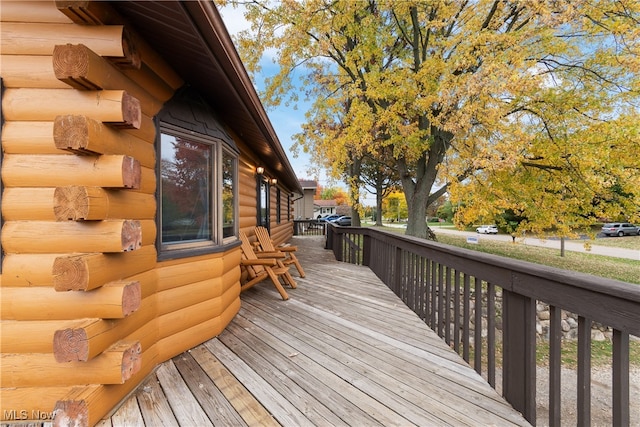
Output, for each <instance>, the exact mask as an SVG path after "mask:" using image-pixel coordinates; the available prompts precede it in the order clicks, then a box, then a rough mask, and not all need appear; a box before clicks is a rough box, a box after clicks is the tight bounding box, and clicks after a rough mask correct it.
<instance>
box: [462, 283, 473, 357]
mask: <svg viewBox="0 0 640 427" xmlns="http://www.w3.org/2000/svg"><path fill="white" fill-rule="evenodd" d="M462 299H463V302H464V308H463V310H462V358H463V359H464V360H465V362H467V363H469V353H470V352H469V323H470V321H471V277H470V276H469V275H468V274H466V273H465V275H464V295H463V298H462Z"/></svg>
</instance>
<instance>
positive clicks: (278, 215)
mask: <svg viewBox="0 0 640 427" xmlns="http://www.w3.org/2000/svg"><path fill="white" fill-rule="evenodd" d="M281 197H282V196H281V195H280V189H279V188H278V189H277V190H276V222H277V223H278V224H280V223H281V222H282V200H281Z"/></svg>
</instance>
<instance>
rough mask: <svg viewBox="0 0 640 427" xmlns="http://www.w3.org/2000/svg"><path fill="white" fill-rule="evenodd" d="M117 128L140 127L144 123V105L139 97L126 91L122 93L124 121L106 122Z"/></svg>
mask: <svg viewBox="0 0 640 427" xmlns="http://www.w3.org/2000/svg"><path fill="white" fill-rule="evenodd" d="M105 123H106V124H108V125H110V126H113V127H115V128H122V129H140V125H141V124H142V107H141V105H140V101H139V100H138V98H136V97H134V96H132V95H129V94H128V93H126V92H124V94H123V95H122V121H121V122H105Z"/></svg>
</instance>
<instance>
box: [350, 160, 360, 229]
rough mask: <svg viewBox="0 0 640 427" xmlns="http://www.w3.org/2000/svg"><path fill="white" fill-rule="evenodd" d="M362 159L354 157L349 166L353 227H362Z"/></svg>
mask: <svg viewBox="0 0 640 427" xmlns="http://www.w3.org/2000/svg"><path fill="white" fill-rule="evenodd" d="M361 169H362V158H361V157H356V156H353V159H352V163H351V165H350V166H349V180H348V181H349V199H351V225H352V226H353V227H360V184H361V181H360V171H361Z"/></svg>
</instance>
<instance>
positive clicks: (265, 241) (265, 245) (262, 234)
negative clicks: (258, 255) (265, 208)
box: [255, 227, 278, 252]
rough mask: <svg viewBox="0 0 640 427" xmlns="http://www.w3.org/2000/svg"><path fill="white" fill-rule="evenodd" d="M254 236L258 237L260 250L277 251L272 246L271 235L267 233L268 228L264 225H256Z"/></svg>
mask: <svg viewBox="0 0 640 427" xmlns="http://www.w3.org/2000/svg"><path fill="white" fill-rule="evenodd" d="M255 232H256V237H257V238H258V242H260V246H261V247H262V250H263V251H265V252H277V251H278V250H277V249H276V248H275V246H273V241H272V240H271V236H270V235H269V230H267V229H266V228H265V227H256V228H255Z"/></svg>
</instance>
